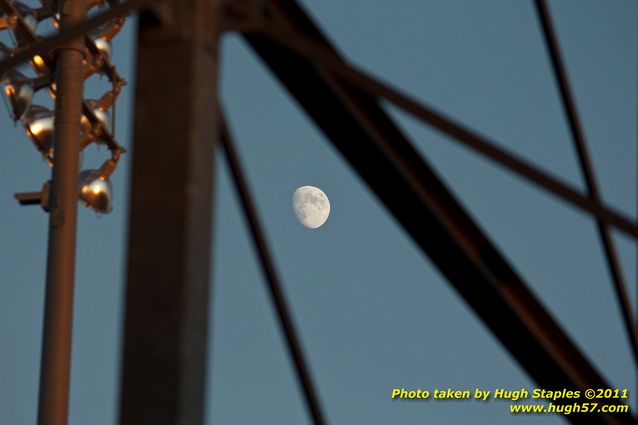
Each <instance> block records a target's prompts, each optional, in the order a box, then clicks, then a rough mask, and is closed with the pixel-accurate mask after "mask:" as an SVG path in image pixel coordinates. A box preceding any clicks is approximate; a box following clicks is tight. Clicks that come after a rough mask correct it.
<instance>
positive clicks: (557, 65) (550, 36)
mask: <svg viewBox="0 0 638 425" xmlns="http://www.w3.org/2000/svg"><path fill="white" fill-rule="evenodd" d="M534 4H535V5H536V13H537V14H538V18H539V20H540V24H541V27H542V29H543V36H544V39H545V44H546V46H547V50H548V52H549V56H550V58H551V64H552V68H553V70H554V76H555V78H556V81H557V82H558V88H559V90H560V94H561V99H562V103H563V109H564V110H565V115H566V116H567V121H568V123H569V129H570V132H571V134H572V141H573V142H574V148H575V149H576V153H577V154H578V162H579V164H580V169H581V171H582V173H583V177H584V178H585V183H586V185H587V191H588V192H589V196H590V197H591V199H592V200H593V201H594V202H597V203H600V202H601V200H602V196H601V194H600V190H599V189H598V183H597V182H596V175H595V173H594V165H593V163H592V160H591V157H590V155H589V150H588V149H587V142H586V141H585V131H584V130H583V127H582V125H581V123H580V119H579V117H578V111H577V108H576V101H575V99H574V96H573V95H572V90H571V88H570V84H569V78H568V77H567V70H566V69H565V65H564V63H563V58H562V55H561V53H560V47H559V45H558V37H557V36H556V32H555V31H554V25H553V24H552V17H551V14H550V12H549V8H548V7H547V2H545V0H536V1H535V2H534ZM596 229H597V231H598V236H599V237H600V242H601V244H602V246H603V252H604V255H605V260H606V261H607V268H608V269H609V274H610V275H611V281H612V284H613V287H614V292H615V294H616V300H617V302H618V305H619V306H620V311H621V314H622V318H623V324H624V325H625V331H626V332H627V337H628V338H629V345H630V346H631V350H632V354H633V356H634V362H636V364H638V336H637V335H636V326H635V324H634V314H633V312H632V308H631V303H630V302H629V295H628V294H627V285H626V283H625V279H624V277H623V273H622V269H621V267H620V261H619V260H618V254H617V252H616V247H615V245H614V241H613V239H612V238H611V232H610V230H609V226H608V225H607V223H605V221H604V220H601V219H600V218H599V217H596Z"/></svg>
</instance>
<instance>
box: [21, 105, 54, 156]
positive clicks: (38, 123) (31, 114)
mask: <svg viewBox="0 0 638 425" xmlns="http://www.w3.org/2000/svg"><path fill="white" fill-rule="evenodd" d="M53 121H54V113H53V111H52V110H50V109H47V108H45V107H43V106H40V105H31V107H30V108H29V110H28V112H27V113H26V114H25V116H24V118H22V125H23V126H24V129H25V131H26V132H27V134H28V135H29V137H30V138H31V141H33V143H34V144H35V146H36V148H38V150H39V151H40V152H42V154H44V155H46V156H48V157H49V158H52V154H53V135H54V125H53Z"/></svg>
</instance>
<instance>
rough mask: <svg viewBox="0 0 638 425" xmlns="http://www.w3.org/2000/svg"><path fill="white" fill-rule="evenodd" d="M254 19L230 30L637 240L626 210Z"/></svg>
mask: <svg viewBox="0 0 638 425" xmlns="http://www.w3.org/2000/svg"><path fill="white" fill-rule="evenodd" d="M251 18H252V21H247V22H243V21H237V20H233V21H232V24H230V25H229V27H230V28H231V29H239V30H240V31H242V32H244V33H246V34H250V33H259V34H261V35H265V36H267V37H268V38H269V39H271V40H273V41H275V42H276V43H277V44H280V45H282V46H285V47H286V48H288V49H290V50H292V51H293V52H295V53H296V54H297V55H299V56H301V57H303V58H305V59H307V60H308V61H310V62H312V63H313V64H315V65H316V66H318V67H320V68H322V69H323V70H324V71H328V72H330V73H332V74H335V75H338V76H339V79H340V80H343V81H347V82H348V83H349V84H350V85H352V86H353V88H356V89H358V90H360V91H363V92H366V93H368V94H369V95H370V96H374V97H379V98H383V99H385V100H387V101H389V102H391V103H393V104H394V105H395V106H397V107H398V108H400V109H402V110H404V111H405V112H407V113H409V114H411V115H413V116H414V117H416V118H418V119H419V120H421V121H423V122H425V123H427V124H429V125H431V126H433V127H434V128H436V129H438V130H439V131H441V132H442V133H444V134H446V135H448V136H450V140H451V141H453V142H457V143H460V144H461V145H462V146H464V147H467V148H469V149H472V150H473V151H474V152H476V153H479V154H481V155H483V156H484V157H485V158H487V159H489V160H491V161H494V162H496V163H497V164H499V165H501V166H503V167H505V168H506V169H508V170H509V171H512V172H513V173H515V174H517V175H519V176H521V177H524V178H525V179H527V180H528V181H529V182H531V183H534V184H535V185H537V186H539V187H541V188H543V189H545V190H547V191H548V192H550V193H552V194H554V195H556V196H558V197H559V198H560V199H562V200H564V201H565V202H567V203H569V204H571V205H572V206H574V207H577V208H579V209H580V210H582V211H584V212H587V213H589V214H592V215H593V216H595V217H597V218H599V219H601V220H603V221H605V222H607V223H609V224H610V225H613V226H615V227H617V228H618V229H619V230H621V231H623V232H625V233H626V234H628V235H630V236H632V237H634V238H638V224H636V223H634V222H632V220H631V219H629V218H627V217H626V216H625V215H623V214H622V213H619V212H617V211H614V210H613V209H611V208H609V207H608V206H605V205H603V204H601V203H600V202H595V201H593V200H592V199H590V198H589V197H587V196H583V195H581V194H580V193H579V192H578V191H577V190H576V189H574V188H572V187H571V186H569V185H567V184H565V183H563V182H561V181H560V180H558V179H556V178H554V177H552V176H551V175H549V174H547V173H545V172H543V171H541V170H540V169H538V168H537V167H535V166H533V165H532V164H530V163H529V162H527V161H525V160H523V159H520V158H518V157H517V156H516V155H513V154H511V153H508V152H507V151H505V150H504V149H501V148H499V147H498V146H497V145H496V144H495V143H494V142H493V141H490V140H488V139H486V138H485V137H483V136H481V135H479V134H478V133H476V132H474V131H472V130H470V129H469V128H467V127H464V126H463V125H461V124H459V123H456V122H454V121H453V120H451V119H450V118H448V117H446V116H444V115H443V114H441V113H440V112H437V111H436V110H434V109H433V108H431V107H429V106H427V105H424V104H422V103H419V102H417V101H416V100H414V99H413V98H411V97H410V96H408V95H406V94H404V93H401V92H399V91H398V90H397V89H395V88H392V87H390V86H388V85H387V84H384V83H382V82H381V81H379V80H377V79H375V78H373V77H371V76H370V75H368V74H366V73H365V72H363V71H361V70H358V69H356V68H355V67H354V66H352V65H349V64H347V63H346V62H345V61H344V60H343V59H342V58H341V57H339V56H337V55H335V54H334V51H332V50H330V49H329V48H326V46H325V45H322V44H319V43H317V42H315V41H314V40H312V39H311V38H308V37H306V36H305V35H304V34H299V33H295V32H291V31H290V30H289V29H286V28H282V26H280V25H273V24H272V23H268V24H264V22H263V19H259V18H254V17H251Z"/></svg>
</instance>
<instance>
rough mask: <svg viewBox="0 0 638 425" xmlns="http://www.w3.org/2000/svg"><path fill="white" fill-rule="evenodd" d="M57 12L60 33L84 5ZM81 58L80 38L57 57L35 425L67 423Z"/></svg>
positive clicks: (67, 3)
mask: <svg viewBox="0 0 638 425" xmlns="http://www.w3.org/2000/svg"><path fill="white" fill-rule="evenodd" d="M60 12H61V16H62V19H61V27H62V28H65V27H69V26H73V25H74V24H76V23H78V22H80V21H81V20H82V18H83V16H84V0H64V1H62V2H61V4H60ZM83 55H84V50H83V39H82V38H81V37H79V38H76V39H73V40H71V41H69V42H68V43H66V44H64V45H63V46H62V47H60V48H59V50H58V52H57V78H56V84H57V99H56V102H55V142H54V148H55V154H54V165H53V172H52V175H53V177H52V188H51V190H52V192H51V200H50V202H51V210H50V215H49V246H48V259H47V276H46V295H45V307H44V326H43V341H42V363H41V371H40V398H39V406H38V425H65V424H66V423H67V420H68V410H69V381H70V372H71V339H72V338H71V332H72V323H73V280H74V274H75V273H74V272H75V242H76V221H77V220H76V219H77V194H78V187H77V186H78V181H77V179H78V172H79V170H78V168H79V151H80V118H81V114H82V96H83V85H84V78H83V75H82V74H83V65H82V59H83Z"/></svg>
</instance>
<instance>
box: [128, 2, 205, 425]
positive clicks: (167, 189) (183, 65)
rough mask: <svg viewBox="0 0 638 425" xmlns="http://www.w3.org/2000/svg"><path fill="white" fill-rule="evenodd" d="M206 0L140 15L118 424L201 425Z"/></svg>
mask: <svg viewBox="0 0 638 425" xmlns="http://www.w3.org/2000/svg"><path fill="white" fill-rule="evenodd" d="M210 3H211V2H210V1H207V0H172V1H167V2H165V9H163V10H162V11H161V12H163V13H159V14H154V13H152V12H150V11H147V12H143V13H141V14H140V18H139V27H138V49H137V76H136V93H135V94H136V103H135V129H134V145H133V168H132V192H131V198H130V212H129V242H128V272H127V283H126V292H125V296H126V307H125V325H124V348H123V377H122V381H121V402H120V409H121V411H120V424H122V425H177V424H179V425H202V424H203V423H204V412H205V400H204V394H205V379H206V365H207V345H208V343H207V337H208V333H207V329H208V317H209V314H208V306H209V280H210V261H211V221H212V196H213V165H214V149H215V141H216V140H217V135H218V131H217V123H216V117H217V61H218V60H217V56H218V55H217V49H218V47H217V33H216V31H215V28H216V17H215V15H214V13H212V12H210V10H211V9H210V8H209V7H208V6H209V5H210Z"/></svg>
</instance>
